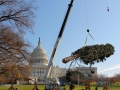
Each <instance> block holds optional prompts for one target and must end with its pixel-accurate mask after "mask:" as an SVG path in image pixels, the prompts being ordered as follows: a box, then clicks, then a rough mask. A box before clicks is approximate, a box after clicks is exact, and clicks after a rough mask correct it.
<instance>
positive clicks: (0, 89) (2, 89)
mask: <svg viewBox="0 0 120 90" xmlns="http://www.w3.org/2000/svg"><path fill="white" fill-rule="evenodd" d="M9 87H10V86H0V90H8V88H9ZM33 87H34V85H14V88H17V89H18V90H32V89H33ZM44 87H45V85H38V88H39V90H44ZM95 87H96V86H90V88H91V90H95ZM61 88H63V87H61ZM65 88H66V90H69V85H66V86H65ZM82 89H85V86H79V89H78V86H77V85H75V89H74V90H82ZM98 90H103V87H98ZM112 90H120V85H116V86H112Z"/></svg>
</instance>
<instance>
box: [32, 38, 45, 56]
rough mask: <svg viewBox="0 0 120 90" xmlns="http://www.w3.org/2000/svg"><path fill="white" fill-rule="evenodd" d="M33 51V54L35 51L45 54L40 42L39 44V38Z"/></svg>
mask: <svg viewBox="0 0 120 90" xmlns="http://www.w3.org/2000/svg"><path fill="white" fill-rule="evenodd" d="M33 53H34V54H35V53H39V54H41V55H43V56H46V52H45V50H44V49H43V48H42V46H41V44H40V39H39V41H38V46H37V47H36V48H35V49H34V50H33Z"/></svg>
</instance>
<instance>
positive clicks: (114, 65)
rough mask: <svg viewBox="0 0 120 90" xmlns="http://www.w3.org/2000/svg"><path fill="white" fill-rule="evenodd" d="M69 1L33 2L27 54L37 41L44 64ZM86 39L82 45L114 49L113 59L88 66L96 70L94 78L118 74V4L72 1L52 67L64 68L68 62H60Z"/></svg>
mask: <svg viewBox="0 0 120 90" xmlns="http://www.w3.org/2000/svg"><path fill="white" fill-rule="evenodd" d="M70 1H71V0H36V1H35V2H34V3H35V5H36V6H37V10H36V11H35V15H36V17H35V25H34V27H33V31H34V34H32V33H30V32H27V33H26V35H25V39H27V40H29V41H30V43H31V44H32V45H33V48H31V52H32V51H33V49H34V48H35V47H36V46H37V44H38V40H39V37H40V40H41V45H42V47H43V48H44V49H45V51H46V54H47V58H48V60H49V59H50V57H51V54H52V50H53V48H54V45H55V42H56V40H57V37H58V34H59V31H60V29H61V25H62V23H63V20H64V17H65V14H66V12H67V9H68V4H69V3H70ZM107 7H108V8H109V12H108V11H107ZM87 29H89V30H90V34H91V35H92V36H93V38H94V40H95V41H94V40H92V39H91V37H90V36H88V33H87ZM87 36H88V40H87V43H86V45H94V44H106V43H110V44H112V45H113V46H114V47H115V53H114V55H111V56H110V57H109V58H107V60H106V61H105V62H101V63H96V64H95V65H93V66H92V67H97V69H98V71H97V72H98V74H106V75H107V76H113V75H114V74H116V73H120V60H119V59H120V58H119V55H120V43H119V40H120V0H74V2H73V6H72V8H71V12H70V14H69V17H68V21H67V23H66V26H65V30H64V32H63V36H62V39H61V41H60V44H59V46H58V49H57V52H56V55H55V58H54V66H57V65H58V66H59V67H62V68H68V67H69V66H70V62H69V63H67V64H64V63H62V59H63V58H65V57H68V56H70V55H71V53H72V52H74V51H75V50H77V49H79V48H81V47H83V46H84V45H85V39H86V37H87ZM82 65H84V64H82ZM76 66H77V65H76ZM87 67H89V66H87Z"/></svg>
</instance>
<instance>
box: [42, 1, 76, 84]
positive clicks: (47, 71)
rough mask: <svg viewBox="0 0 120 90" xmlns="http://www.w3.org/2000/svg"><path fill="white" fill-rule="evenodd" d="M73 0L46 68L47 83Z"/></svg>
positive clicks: (45, 77)
mask: <svg viewBox="0 0 120 90" xmlns="http://www.w3.org/2000/svg"><path fill="white" fill-rule="evenodd" d="M73 1H74V0H71V2H70V4H69V5H68V10H67V13H66V15H65V18H64V21H63V23H62V26H61V29H60V32H59V34H58V37H57V40H56V43H55V45H54V48H53V51H52V55H51V57H50V60H49V63H48V66H47V69H46V72H45V76H44V79H45V82H46V83H48V81H49V80H47V78H48V77H49V75H50V72H51V69H52V65H53V61H54V57H55V54H56V51H57V48H58V45H59V42H60V40H61V38H62V35H63V32H64V29H65V25H66V22H67V19H68V16H69V13H70V10H71V7H72V4H73Z"/></svg>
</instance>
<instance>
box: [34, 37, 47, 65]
mask: <svg viewBox="0 0 120 90" xmlns="http://www.w3.org/2000/svg"><path fill="white" fill-rule="evenodd" d="M32 59H33V64H35V65H47V64H48V59H47V55H46V52H45V50H44V49H43V48H42V46H41V43H40V38H39V41H38V46H37V47H36V48H35V49H34V50H33V52H32Z"/></svg>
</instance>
